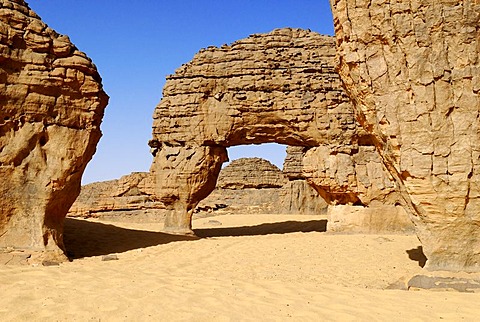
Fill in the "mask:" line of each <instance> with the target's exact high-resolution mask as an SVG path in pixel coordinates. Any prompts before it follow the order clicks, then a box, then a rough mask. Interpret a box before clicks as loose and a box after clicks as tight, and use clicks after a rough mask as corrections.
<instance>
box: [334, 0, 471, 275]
mask: <svg viewBox="0 0 480 322" xmlns="http://www.w3.org/2000/svg"><path fill="white" fill-rule="evenodd" d="M331 4H332V7H333V13H334V17H335V32H336V37H337V47H338V57H339V68H338V71H339V73H340V75H341V77H342V80H343V82H344V85H345V88H346V90H347V92H348V95H349V96H350V97H351V99H352V101H353V103H354V105H355V108H356V110H357V112H358V114H359V120H360V121H361V124H362V126H363V127H364V128H365V129H366V130H367V131H368V132H369V133H370V134H372V137H373V140H374V143H375V145H376V146H377V148H378V151H379V152H380V154H381V157H382V159H383V162H384V163H385V164H386V165H387V167H388V169H389V171H390V173H391V174H392V176H393V177H394V178H395V180H396V183H397V185H398V187H399V191H401V192H402V196H403V198H404V199H405V201H406V203H407V204H408V205H409V207H408V209H409V211H410V212H411V213H412V214H413V215H414V216H413V218H414V220H415V223H416V226H417V233H418V236H419V238H420V240H421V242H422V245H423V250H424V252H425V255H426V256H427V258H428V262H427V268H429V269H446V270H466V271H479V270H480V198H479V197H480V184H479V182H480V180H479V179H480V135H479V134H480V133H479V124H480V123H479V106H480V104H479V97H478V93H479V90H480V73H479V62H480V60H479V57H480V56H479V48H480V46H479V39H480V38H479V36H480V34H479V28H478V26H479V23H480V21H479V19H480V4H479V3H478V2H477V1H470V0H466V1H448V0H442V1H427V0H417V1H413V0H411V1H407V0H405V1H393V2H392V1H388V2H387V1H369V0H364V1H358V0H357V1H354V0H331Z"/></svg>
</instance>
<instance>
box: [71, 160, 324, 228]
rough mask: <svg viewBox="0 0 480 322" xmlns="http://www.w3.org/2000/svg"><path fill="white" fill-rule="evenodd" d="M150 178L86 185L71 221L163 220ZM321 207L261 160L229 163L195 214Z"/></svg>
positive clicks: (316, 210) (308, 190)
mask: <svg viewBox="0 0 480 322" xmlns="http://www.w3.org/2000/svg"><path fill="white" fill-rule="evenodd" d="M150 184H151V180H150V175H149V173H144V172H134V173H131V174H129V175H126V176H123V177H121V178H120V179H118V180H110V181H104V182H96V183H91V184H88V185H85V186H83V187H82V191H81V193H80V195H79V196H78V198H77V200H76V201H75V203H74V204H73V205H72V207H71V208H70V211H69V213H68V215H69V216H70V217H82V218H92V217H93V218H101V219H103V220H105V219H106V220H122V221H142V222H143V221H152V222H161V221H164V220H165V217H166V215H167V213H168V210H167V209H166V208H165V206H164V204H163V203H162V202H159V201H155V200H154V197H153V196H152V194H151V187H150ZM326 211H327V204H326V202H325V201H324V200H323V199H322V198H321V197H320V196H319V194H318V193H317V192H316V191H315V190H314V189H313V188H312V187H310V186H309V185H308V184H306V182H305V180H303V184H302V183H301V182H300V180H298V181H295V183H291V182H290V181H289V180H287V178H286V176H285V175H284V174H283V172H282V170H280V169H279V168H277V167H276V166H274V165H273V164H271V163H270V162H268V161H267V160H263V159H260V158H242V159H238V160H234V161H232V162H231V163H230V164H229V165H228V166H226V167H225V168H223V169H222V170H221V171H220V174H219V179H218V181H217V185H216V187H215V189H214V190H213V192H212V193H211V194H210V195H209V196H208V197H207V198H205V199H204V200H202V201H201V202H200V203H199V205H198V206H197V207H196V209H195V213H198V214H199V216H204V215H208V214H209V213H212V212H215V213H217V214H220V213H228V214H325V213H326Z"/></svg>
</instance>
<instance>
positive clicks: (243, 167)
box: [217, 158, 287, 190]
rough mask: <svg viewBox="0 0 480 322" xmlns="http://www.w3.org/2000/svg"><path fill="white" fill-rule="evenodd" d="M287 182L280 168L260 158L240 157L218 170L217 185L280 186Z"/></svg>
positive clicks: (229, 186)
mask: <svg viewBox="0 0 480 322" xmlns="http://www.w3.org/2000/svg"><path fill="white" fill-rule="evenodd" d="M286 183H287V178H285V176H284V174H283V172H282V170H280V169H279V168H277V167H276V166H274V165H273V164H271V163H270V162H269V161H267V160H264V159H261V158H240V159H237V160H234V161H232V162H231V163H230V164H229V165H228V166H226V167H225V168H224V169H222V171H221V172H220V175H219V176H218V182H217V187H218V188H221V189H237V190H239V189H245V188H255V189H261V188H280V187H283V186H284V185H285V184H286Z"/></svg>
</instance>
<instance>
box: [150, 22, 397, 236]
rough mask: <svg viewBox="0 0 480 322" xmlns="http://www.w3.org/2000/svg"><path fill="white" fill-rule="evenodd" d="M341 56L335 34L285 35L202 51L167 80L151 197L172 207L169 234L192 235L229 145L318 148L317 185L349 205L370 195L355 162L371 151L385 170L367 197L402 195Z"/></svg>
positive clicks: (157, 119) (156, 131) (157, 123)
mask: <svg viewBox="0 0 480 322" xmlns="http://www.w3.org/2000/svg"><path fill="white" fill-rule="evenodd" d="M334 58H335V43H334V38H333V37H330V36H321V35H319V34H317V33H315V32H311V31H305V30H300V29H279V30H274V31H273V32H271V33H269V34H258V35H252V36H250V37H248V38H246V39H243V40H240V41H237V42H235V43H233V44H232V45H230V46H227V45H224V46H222V47H221V48H216V47H209V48H207V49H203V50H201V51H200V52H199V53H198V54H197V55H195V57H194V58H193V60H192V61H191V62H189V63H188V64H186V65H183V66H182V67H180V68H179V69H178V70H177V71H176V72H175V74H174V75H171V76H169V77H168V78H167V83H166V85H165V87H164V91H163V99H162V101H161V102H160V104H159V105H158V106H157V108H156V109H155V112H154V116H153V118H154V124H153V139H152V140H151V141H150V146H151V147H152V153H153V155H154V156H155V157H154V161H153V164H152V167H151V174H152V180H153V183H152V187H153V191H152V193H153V194H155V195H156V197H157V198H158V199H159V200H160V201H162V202H163V203H164V204H165V205H166V206H167V207H168V208H169V209H171V210H172V212H171V213H170V214H169V215H167V218H166V223H165V227H166V229H167V230H171V231H174V232H177V233H191V215H192V213H193V210H194V208H195V206H196V205H197V204H198V202H199V201H200V200H202V199H203V198H205V197H206V196H207V195H208V194H209V193H210V192H211V191H212V190H213V189H214V187H215V183H216V180H217V176H218V173H219V171H220V168H221V164H222V163H223V162H224V161H226V160H227V152H226V148H227V147H229V146H234V145H242V144H260V143H268V142H276V143H280V144H285V145H290V146H303V147H306V148H307V149H306V150H308V148H311V149H309V151H308V155H309V156H308V158H309V159H310V160H312V162H310V163H309V164H310V167H309V169H308V171H307V172H308V173H309V174H310V178H309V181H310V182H311V183H312V184H313V185H314V186H315V187H317V188H318V189H319V190H320V191H322V192H323V193H324V195H325V196H327V197H328V198H327V199H329V201H331V202H335V201H337V200H338V201H340V202H346V203H349V202H350V203H353V202H361V198H359V194H360V195H363V196H367V195H369V193H370V192H372V191H371V190H372V189H371V188H372V187H373V186H374V185H373V184H372V182H371V181H369V180H370V179H369V178H370V176H369V174H368V173H367V170H366V168H365V169H364V172H365V175H364V178H366V179H365V180H364V181H363V182H360V180H357V176H356V172H357V171H361V170H360V168H356V167H355V158H356V157H358V155H364V153H367V154H372V153H373V154H372V155H373V156H374V157H376V159H375V160H374V161H372V167H373V168H375V167H377V168H378V171H376V172H375V171H374V172H375V173H380V174H381V175H380V179H379V178H373V180H377V181H378V183H379V184H380V185H382V188H380V189H379V188H375V189H376V190H375V192H374V193H372V194H371V195H369V197H368V198H369V200H373V199H375V198H380V199H382V200H384V199H385V198H386V197H387V196H390V195H392V194H395V187H394V186H393V184H392V183H391V181H390V179H389V178H388V175H387V174H386V172H385V171H384V170H383V168H382V164H381V161H380V159H379V158H378V156H377V155H376V154H375V152H374V147H373V146H371V142H370V140H369V137H368V135H367V134H366V133H365V132H364V131H363V130H362V129H361V128H360V127H359V126H358V124H357V123H356V120H355V115H354V110H353V108H352V106H351V104H350V101H349V99H348V97H347V96H346V95H345V94H344V91H343V89H342V85H341V82H340V79H339V76H338V75H337V74H336V72H335V70H334ZM360 159H361V158H360ZM317 165H320V168H319V167H318V166H317ZM343 166H345V167H343ZM343 168H345V169H347V170H344V169H343ZM327 170H330V172H331V173H329V175H328V176H325V175H323V174H324V173H325V171H327ZM378 179H379V180H378ZM385 183H386V184H385ZM395 202H397V200H395Z"/></svg>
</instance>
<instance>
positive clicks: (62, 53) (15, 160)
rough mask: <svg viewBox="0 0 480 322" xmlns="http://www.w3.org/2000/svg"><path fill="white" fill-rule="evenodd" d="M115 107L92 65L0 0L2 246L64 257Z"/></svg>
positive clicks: (19, 6) (10, 1) (16, 5)
mask: <svg viewBox="0 0 480 322" xmlns="http://www.w3.org/2000/svg"><path fill="white" fill-rule="evenodd" d="M107 102H108V96H107V95H106V94H105V93H104V91H103V89H102V85H101V78H100V76H99V74H98V72H97V70H96V68H95V66H94V65H93V63H92V62H91V60H90V59H89V58H88V57H87V56H86V55H85V54H83V53H82V52H80V51H78V50H77V48H76V47H75V46H74V45H73V44H72V43H71V42H70V40H69V39H68V37H66V36H62V35H59V34H57V33H56V32H55V31H53V30H52V29H50V28H49V27H48V26H47V25H45V24H44V23H43V22H42V21H41V20H40V18H39V17H38V16H37V15H36V14H35V13H34V12H33V11H32V10H30V8H28V6H27V4H26V3H25V2H24V1H22V0H0V180H1V184H0V249H1V248H3V249H5V248H7V249H11V248H17V249H26V250H28V251H38V252H41V253H40V254H42V256H41V257H44V258H46V257H48V258H56V259H58V258H64V255H63V251H64V246H63V219H64V217H65V215H66V213H67V211H68V209H69V208H70V206H71V204H72V203H73V202H74V200H75V198H76V197H77V196H78V194H79V192H80V181H81V176H82V174H83V171H84V169H85V166H86V164H87V162H88V161H89V160H90V159H91V157H92V155H93V154H94V152H95V147H96V144H97V142H98V140H99V139H100V136H101V132H100V123H101V120H102V117H103V111H104V108H105V106H106V105H107Z"/></svg>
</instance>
